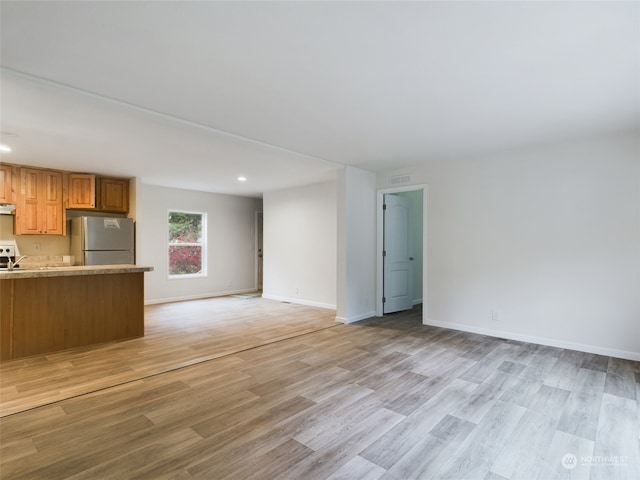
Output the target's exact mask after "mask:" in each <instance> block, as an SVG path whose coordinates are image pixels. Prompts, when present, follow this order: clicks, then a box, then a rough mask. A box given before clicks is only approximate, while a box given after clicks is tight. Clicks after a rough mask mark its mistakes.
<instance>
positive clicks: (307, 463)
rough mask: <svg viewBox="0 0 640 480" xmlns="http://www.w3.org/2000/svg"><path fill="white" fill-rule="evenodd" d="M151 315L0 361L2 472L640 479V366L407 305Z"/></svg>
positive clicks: (270, 306) (249, 303) (269, 306)
mask: <svg viewBox="0 0 640 480" xmlns="http://www.w3.org/2000/svg"><path fill="white" fill-rule="evenodd" d="M234 309H235V311H234ZM247 312H250V313H247ZM147 314H148V329H149V332H150V334H151V332H152V331H153V332H154V340H153V341H151V338H145V339H143V340H144V341H143V342H140V343H138V344H135V345H134V344H133V343H132V342H137V340H132V341H128V342H121V343H119V344H115V345H108V346H102V347H96V348H94V349H84V350H82V351H80V352H77V351H76V352H65V354H56V355H55V356H51V357H49V358H44V357H43V358H33V359H30V361H27V360H25V361H23V362H24V363H22V364H20V365H17V364H15V362H9V363H8V364H2V377H3V383H4V384H3V398H2V402H3V403H4V401H5V397H4V395H8V398H9V400H8V401H9V402H10V403H11V404H12V405H14V406H12V407H11V408H8V409H7V410H6V412H7V413H5V416H4V418H2V419H1V420H0V428H1V430H0V448H1V451H0V476H2V478H3V479H4V478H7V479H9V478H10V479H22V478H29V479H32V478H34V479H35V478H46V479H56V478H73V479H85V478H86V479H102V478H114V479H127V478H144V479H161V478H167V479H169V478H174V479H191V478H205V479H221V478H231V479H236V478H237V479H251V478H255V479H272V478H284V479H299V478H305V479H325V478H331V479H349V480H351V479H358V478H368V479H375V478H391V479H409V478H416V479H429V478H433V479H460V478H469V479H481V480H484V479H487V480H500V479H514V480H515V479H534V480H535V479H538V480H547V479H549V480H550V479H555V478H558V479H560V478H562V479H564V478H584V479H594V480H595V479H616V478H620V479H628V480H632V479H633V480H635V479H638V478H640V446H639V445H640V429H639V423H640V419H639V416H640V412H639V409H638V398H640V364H638V362H630V361H624V360H619V359H614V358H609V357H602V356H598V355H591V354H586V353H581V352H575V351H569V350H562V349H556V348H551V347H542V346H537V345H532V344H526V343H521V342H514V341H506V340H499V339H493V338H488V337H483V336H480V335H474V334H468V333H463V332H456V331H452V330H446V329H441V328H434V327H427V326H423V325H421V321H420V319H421V313H420V311H419V310H418V309H416V310H414V311H411V312H406V313H402V314H396V315H390V316H386V317H384V318H382V319H371V320H367V321H363V322H359V323H357V324H354V325H339V324H335V323H333V322H332V321H331V316H332V314H331V312H327V311H326V310H321V309H313V308H310V307H301V306H297V305H288V304H282V303H278V302H273V301H269V300H264V299H259V298H257V299H249V300H243V299H231V298H226V299H214V300H208V301H200V303H198V302H188V303H182V304H171V305H163V306H156V307H149V308H148V310H147ZM245 314H246V317H248V318H245ZM198 316H200V317H202V316H204V317H205V318H207V319H208V321H206V322H202V318H199V317H198ZM218 317H219V318H220V325H216V321H215V319H216V318H218ZM236 319H238V320H236ZM240 319H244V320H245V321H248V322H249V324H250V325H251V326H252V328H251V330H250V331H247V332H246V334H245V335H240V336H236V338H235V340H233V339H232V338H231V337H232V336H233V335H231V334H230V332H231V331H232V330H234V329H233V328H232V325H234V324H235V323H236V322H238V323H241V322H242V320H240ZM281 324H282V325H281ZM225 325H226V327H224V326H225ZM263 327H264V328H263ZM156 328H157V330H154V329H156ZM202 328H204V329H205V330H206V329H207V328H210V329H211V331H210V333H203V330H201V329H202ZM225 328H227V330H225ZM214 331H218V332H219V333H220V336H221V337H223V338H221V339H219V341H220V343H219V344H217V343H216V342H215V341H213V340H212V339H211V338H213V337H215V336H216V334H215V333H213V332H214ZM225 331H226V333H227V334H228V335H229V337H228V338H224V337H225V334H224V333H222V332H225ZM240 331H241V332H242V328H241V329H240ZM208 337H211V338H208ZM250 339H251V340H250ZM207 342H209V343H208V344H207ZM234 342H236V344H234ZM160 344H163V345H165V346H166V345H173V347H170V348H164V349H162V348H161V347H160V346H159V345H160ZM216 345H219V346H220V348H221V349H222V350H223V351H225V352H227V353H226V354H223V353H220V354H219V352H215V351H213V350H210V349H211V348H217V347H216ZM258 345H261V346H258ZM225 349H226V350H225ZM232 351H234V352H235V353H228V352H232ZM59 355H62V356H59ZM65 355H68V357H66V359H65ZM174 355H175V357H174ZM111 358H113V361H110V359H111ZM172 358H175V359H174V360H173V361H172ZM129 360H130V363H131V365H134V366H128V365H127V362H128V361H129ZM156 364H157V367H154V365H156ZM63 370H66V373H61V371H63ZM132 372H134V373H136V374H137V377H136V376H135V375H133V373H132ZM5 373H7V374H8V376H9V377H11V378H13V382H14V383H13V384H12V383H11V382H9V381H6V379H5V378H4V377H5ZM74 377H77V378H75V379H74ZM103 377H104V378H103ZM23 378H24V380H22V379H23ZM76 384H80V385H82V387H81V388H78V387H76V386H75V385H76ZM109 385H113V386H109ZM25 392H26V393H25ZM33 392H35V393H33ZM47 392H48V393H47ZM68 392H72V393H71V394H69V393H68ZM84 392H89V393H84ZM32 393H33V395H31V394H32ZM21 395H22V397H21ZM65 395H66V396H65ZM30 397H34V398H35V400H34V398H31V400H29V406H28V407H27V408H23V409H22V410H23V411H21V412H20V411H18V410H20V409H19V408H18V409H16V407H15V404H16V402H17V403H20V402H19V398H27V399H29V398H30ZM37 405H40V406H37ZM12 411H16V412H17V413H11V412H12ZM567 454H568V455H567ZM570 455H573V456H574V457H575V463H571V460H572V459H573V457H571V456H570ZM563 456H565V457H564V458H565V464H564V465H565V466H563V463H562V461H561V460H562V458H563ZM565 467H574V468H570V469H569V468H565Z"/></svg>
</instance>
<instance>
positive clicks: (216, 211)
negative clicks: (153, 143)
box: [136, 182, 262, 303]
mask: <svg viewBox="0 0 640 480" xmlns="http://www.w3.org/2000/svg"><path fill="white" fill-rule="evenodd" d="M169 210H178V211H187V212H202V213H206V214H207V272H208V275H207V276H206V277H198V278H193V277H192V278H173V279H169V278H168V266H167V241H168V240H167V238H168V237H167V214H168V212H169ZM261 210H262V201H261V200H260V199H256V198H249V197H239V196H233V195H221V194H215V193H207V192H198V191H192V190H182V189H176V188H167V187H159V186H154V185H148V184H144V183H140V182H138V183H137V184H136V217H137V219H136V262H137V263H138V264H139V265H149V266H152V267H154V271H153V272H148V273H145V303H161V302H169V301H176V300H189V299H195V298H206V297H214V296H221V295H227V294H231V293H241V292H250V291H254V290H255V288H256V273H255V258H256V251H255V241H256V236H255V212H256V211H261Z"/></svg>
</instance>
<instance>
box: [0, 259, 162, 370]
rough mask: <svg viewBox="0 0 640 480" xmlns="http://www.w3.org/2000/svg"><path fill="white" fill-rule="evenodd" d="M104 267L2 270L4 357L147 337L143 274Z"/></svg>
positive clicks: (0, 347)
mask: <svg viewBox="0 0 640 480" xmlns="http://www.w3.org/2000/svg"><path fill="white" fill-rule="evenodd" d="M152 270H153V267H144V266H137V265H100V266H78V267H44V268H34V269H23V270H14V271H1V272H0V360H10V359H16V358H22V357H27V356H30V355H38V354H45V353H52V352H56V351H60V350H66V349H69V348H74V347H81V346H87V345H94V344H98V343H104V342H110V341H114V340H122V339H127V338H135V337H142V336H144V272H149V271H152Z"/></svg>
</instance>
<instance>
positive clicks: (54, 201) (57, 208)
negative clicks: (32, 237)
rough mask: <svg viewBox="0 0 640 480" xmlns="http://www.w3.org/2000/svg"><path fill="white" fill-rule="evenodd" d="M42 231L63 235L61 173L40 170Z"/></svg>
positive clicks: (48, 233)
mask: <svg viewBox="0 0 640 480" xmlns="http://www.w3.org/2000/svg"><path fill="white" fill-rule="evenodd" d="M42 177H43V178H42V192H41V194H42V204H41V205H42V233H46V234H47V235H64V229H63V226H64V215H63V212H64V210H63V208H62V173H60V172H53V171H48V170H45V171H43V172H42Z"/></svg>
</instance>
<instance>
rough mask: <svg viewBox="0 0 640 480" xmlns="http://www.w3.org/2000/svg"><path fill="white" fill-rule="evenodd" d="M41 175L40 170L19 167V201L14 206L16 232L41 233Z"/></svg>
mask: <svg viewBox="0 0 640 480" xmlns="http://www.w3.org/2000/svg"><path fill="white" fill-rule="evenodd" d="M41 182H42V177H41V176H40V170H35V169H31V168H21V169H20V202H19V204H18V206H17V208H16V217H17V218H16V233H17V234H38V233H42V226H41V224H42V220H41V219H40V213H41V210H40V196H39V192H40V190H41Z"/></svg>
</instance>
